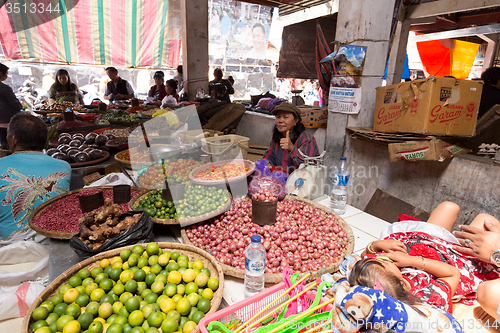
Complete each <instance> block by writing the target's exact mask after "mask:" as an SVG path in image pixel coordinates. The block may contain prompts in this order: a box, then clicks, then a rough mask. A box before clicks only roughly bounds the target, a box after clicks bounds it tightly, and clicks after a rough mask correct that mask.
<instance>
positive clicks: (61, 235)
mask: <svg viewBox="0 0 500 333" xmlns="http://www.w3.org/2000/svg"><path fill="white" fill-rule="evenodd" d="M93 188H95V189H101V190H108V189H113V186H100V187H93ZM84 190H88V188H80V189H77V190H73V191H69V192H66V193H63V194H61V195H58V196H57V197H54V198H52V199H50V200H48V201H46V202H44V203H42V204H41V205H39V206H38V207H37V208H36V209H35V210H34V211H33V213H31V215H30V217H29V219H28V224H29V226H30V228H31V229H33V230H35V231H36V232H37V233H39V234H40V235H44V236H47V237H49V238H56V239H71V237H73V236H74V235H76V234H77V233H78V231H77V232H63V231H53V230H47V229H43V228H40V227H38V226H36V225H35V224H33V219H34V218H35V217H36V216H38V215H39V214H41V213H42V212H43V211H44V210H45V209H46V208H47V207H48V206H50V205H51V204H52V203H54V202H56V201H58V200H60V199H62V198H64V197H67V196H68V195H72V194H75V193H78V192H81V191H84ZM130 190H131V191H142V190H143V189H142V188H138V187H132V188H131V189H130Z"/></svg>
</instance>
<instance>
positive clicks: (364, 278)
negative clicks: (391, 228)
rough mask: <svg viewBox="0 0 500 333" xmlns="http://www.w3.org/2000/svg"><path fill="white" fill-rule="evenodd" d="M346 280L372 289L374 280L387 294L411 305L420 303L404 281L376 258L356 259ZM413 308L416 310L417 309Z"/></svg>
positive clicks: (353, 284)
mask: <svg viewBox="0 0 500 333" xmlns="http://www.w3.org/2000/svg"><path fill="white" fill-rule="evenodd" d="M348 280H349V284H350V285H351V286H355V285H357V286H363V287H368V288H372V289H374V288H373V287H374V285H375V282H378V283H380V285H381V286H382V288H384V293H386V294H387V295H389V296H391V297H393V298H395V299H398V300H400V301H401V302H403V303H405V304H408V305H410V306H412V307H413V305H418V304H422V303H421V302H420V300H419V299H417V298H416V297H414V296H412V295H410V293H409V292H408V291H407V290H406V289H405V288H404V282H403V281H402V280H401V279H400V278H399V277H397V276H396V275H394V274H392V273H391V272H389V271H388V270H387V269H386V268H385V267H384V265H383V264H382V263H381V262H380V261H378V260H376V259H362V260H360V261H358V262H357V263H356V264H354V267H353V268H352V270H351V274H350V275H349V279H348ZM414 309H415V308H414ZM415 310H416V311H418V309H415ZM419 312H420V311H419Z"/></svg>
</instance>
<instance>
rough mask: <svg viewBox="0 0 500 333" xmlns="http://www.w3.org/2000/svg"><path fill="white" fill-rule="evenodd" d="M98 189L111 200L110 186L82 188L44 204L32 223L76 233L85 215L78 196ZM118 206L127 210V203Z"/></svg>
mask: <svg viewBox="0 0 500 333" xmlns="http://www.w3.org/2000/svg"><path fill="white" fill-rule="evenodd" d="M100 191H102V192H103V196H104V199H108V198H109V199H111V200H113V189H112V188H110V189H105V190H101V189H97V188H92V189H87V190H83V191H80V192H77V193H73V194H70V195H67V196H64V197H62V198H61V199H59V200H56V201H54V202H53V203H51V204H50V205H48V206H46V207H45V209H44V210H43V211H42V212H41V213H40V214H38V215H37V216H35V217H34V218H33V221H32V223H33V224H34V225H35V226H37V227H39V228H42V229H45V230H51V231H60V232H74V233H77V232H78V231H79V230H80V225H79V220H80V219H81V218H82V217H84V215H85V214H84V213H83V212H82V209H81V208H80V201H79V200H78V196H80V195H91V194H96V193H98V192H100ZM137 193H139V191H136V190H131V191H130V196H131V197H133V196H134V195H136V194H137ZM119 206H120V207H121V212H122V213H125V212H128V211H129V208H128V203H125V204H121V205H119Z"/></svg>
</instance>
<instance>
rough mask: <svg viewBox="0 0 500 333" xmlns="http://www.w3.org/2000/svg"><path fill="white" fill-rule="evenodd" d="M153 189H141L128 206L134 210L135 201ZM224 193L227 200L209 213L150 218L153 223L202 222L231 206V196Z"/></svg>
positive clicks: (227, 192)
mask: <svg viewBox="0 0 500 333" xmlns="http://www.w3.org/2000/svg"><path fill="white" fill-rule="evenodd" d="M151 191H154V190H149V189H148V190H143V191H141V192H139V193H137V194H136V195H135V196H134V197H133V198H132V199H131V200H130V202H129V203H128V208H129V209H130V210H134V207H135V206H137V203H138V202H139V201H141V200H142V199H143V198H144V197H145V196H146V195H148V193H149V192H151ZM225 191H226V194H227V195H228V196H229V200H228V201H227V202H226V204H225V205H224V206H222V207H221V208H219V209H217V210H214V211H212V212H209V213H205V214H203V215H200V216H194V217H189V218H185V219H158V218H154V217H152V218H151V219H152V220H153V222H154V223H158V224H176V225H190V224H194V223H198V222H203V221H207V220H209V219H211V218H212V217H216V216H219V215H220V214H222V213H224V212H226V211H228V210H229V208H231V201H232V196H231V193H229V191H228V190H225Z"/></svg>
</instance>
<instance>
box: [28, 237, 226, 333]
mask: <svg viewBox="0 0 500 333" xmlns="http://www.w3.org/2000/svg"><path fill="white" fill-rule="evenodd" d="M141 245H142V246H143V247H145V246H146V245H147V244H141ZM158 245H159V246H160V248H161V249H164V250H168V251H170V252H173V251H177V252H179V253H180V254H185V255H187V256H188V257H189V260H190V261H194V260H201V261H202V262H203V266H204V267H206V268H208V269H209V270H210V277H214V278H216V279H218V280H219V289H217V291H215V292H214V295H213V298H212V300H211V303H212V307H211V308H210V311H208V312H207V313H206V314H205V316H208V315H209V314H212V313H214V312H216V311H217V310H218V309H219V305H220V303H221V301H222V292H223V290H224V274H223V272H222V268H221V266H220V265H219V263H217V261H216V260H215V259H214V258H213V257H212V256H211V255H210V254H208V253H207V252H205V251H203V250H200V249H198V248H196V247H194V246H191V245H185V244H180V243H167V242H164V243H158ZM134 246H135V245H130V246H125V247H121V248H118V249H114V250H111V251H106V252H103V253H99V254H97V255H95V256H93V257H91V258H88V259H86V260H84V261H81V262H79V263H78V264H76V265H74V266H73V267H71V268H69V269H68V270H67V271H65V272H64V273H62V274H61V275H59V276H58V277H57V278H56V279H55V280H54V281H52V283H50V284H49V285H48V286H47V287H46V288H45V289H44V290H43V291H42V292H41V293H40V295H38V297H37V298H36V299H35V301H34V302H33V304H31V306H30V308H29V309H28V312H27V313H26V316H24V320H23V323H22V327H21V332H22V333H31V332H32V330H31V326H32V324H33V320H32V319H31V314H32V313H33V310H35V309H36V308H37V307H38V306H39V305H40V304H41V303H42V302H45V301H47V300H49V299H50V298H51V297H52V296H53V295H55V294H56V293H57V292H58V290H59V288H60V287H61V286H63V285H65V284H67V282H68V280H69V279H70V278H71V277H72V276H73V275H75V274H77V273H78V271H79V270H80V269H82V268H88V269H89V270H91V269H92V268H94V267H98V266H99V262H100V261H101V260H102V259H106V258H108V259H109V258H112V257H114V256H119V255H120V251H122V250H123V249H132V247H134ZM192 333H199V329H198V327H196V328H195V329H194V330H193V331H192Z"/></svg>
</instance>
